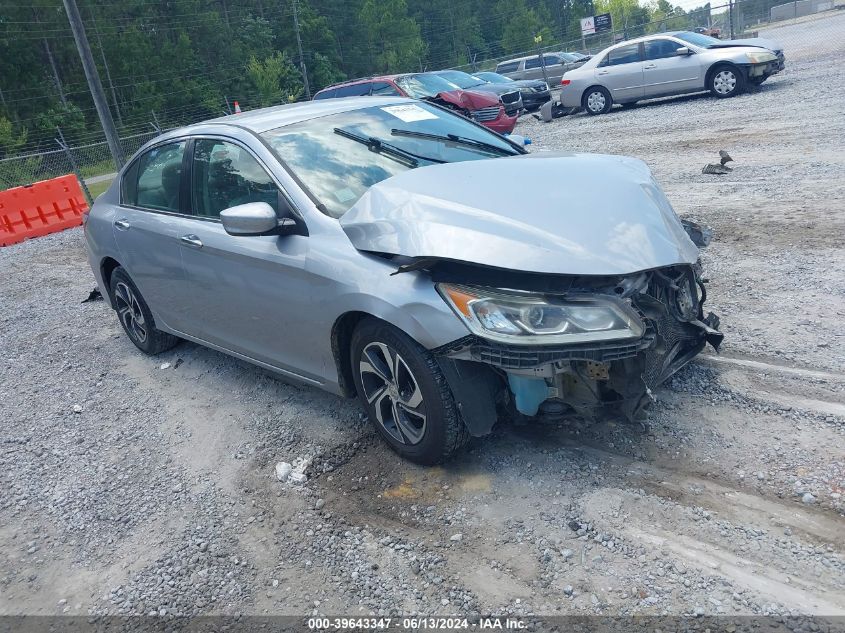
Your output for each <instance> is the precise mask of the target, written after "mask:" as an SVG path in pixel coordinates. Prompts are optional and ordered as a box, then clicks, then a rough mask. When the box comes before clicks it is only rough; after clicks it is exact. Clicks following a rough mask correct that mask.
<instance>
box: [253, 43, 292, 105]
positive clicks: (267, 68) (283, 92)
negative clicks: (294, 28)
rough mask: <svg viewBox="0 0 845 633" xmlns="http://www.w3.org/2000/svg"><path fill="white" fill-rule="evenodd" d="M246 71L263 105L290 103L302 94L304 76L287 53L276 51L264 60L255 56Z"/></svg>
mask: <svg viewBox="0 0 845 633" xmlns="http://www.w3.org/2000/svg"><path fill="white" fill-rule="evenodd" d="M246 72H247V75H249V78H250V80H251V81H252V83H253V85H254V86H255V89H256V90H257V91H258V100H259V104H260V105H261V106H270V105H278V104H280V103H290V102H293V101H296V100H297V99H299V97H301V96H302V91H303V86H302V77H301V75H300V73H299V71H298V70H297V69H296V67H295V66H294V65H293V64H292V63H291V61H290V59H288V56H287V55H286V54H285V53H274V54H273V55H271V56H270V57H267V58H266V59H265V60H264V61H263V62H261V61H258V60H257V59H256V58H255V57H253V58H252V59H250V60H249V64H247V67H246Z"/></svg>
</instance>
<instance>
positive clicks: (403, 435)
mask: <svg viewBox="0 0 845 633" xmlns="http://www.w3.org/2000/svg"><path fill="white" fill-rule="evenodd" d="M358 371H359V372H360V374H361V384H362V386H363V389H364V394H363V395H364V398H365V399H366V401H367V403H368V404H369V405H371V406H372V407H373V410H374V412H375V417H376V422H377V423H378V424H380V425H381V427H382V428H383V429H384V430H385V432H386V433H388V434H389V435H390V436H391V437H392V438H393V439H395V440H396V441H397V442H399V443H401V444H419V442H420V440H421V439H422V438H423V435H424V434H425V426H426V425H425V420H426V413H425V402H424V399H423V395H422V391H421V390H420V386H419V383H418V382H417V379H416V378H415V377H414V374H413V372H411V370H410V369H409V368H408V363H406V362H405V359H404V358H402V356H401V355H400V354H399V352H397V351H396V350H394V349H391V348H390V346H388V345H387V344H386V343H381V342H374V343H370V344H369V345H367V346H366V347H365V348H364V351H363V353H362V355H361V361H360V362H359V364H358Z"/></svg>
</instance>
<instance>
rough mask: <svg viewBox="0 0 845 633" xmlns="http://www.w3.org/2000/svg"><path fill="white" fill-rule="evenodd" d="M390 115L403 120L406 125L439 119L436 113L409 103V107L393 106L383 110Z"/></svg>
mask: <svg viewBox="0 0 845 633" xmlns="http://www.w3.org/2000/svg"><path fill="white" fill-rule="evenodd" d="M382 110H384V111H385V112H387V113H388V114H392V115H393V116H395V117H396V118H397V119H402V120H403V121H404V122H405V123H413V122H414V121H425V120H426V119H436V118H438V117H437V115H436V114H434V112H429V111H428V110H426V109H424V108H421V107H419V106H418V105H414V104H413V103H409V104H407V105H393V106H385V107H383V108H382Z"/></svg>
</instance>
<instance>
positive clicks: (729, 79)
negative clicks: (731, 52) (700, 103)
mask: <svg viewBox="0 0 845 633" xmlns="http://www.w3.org/2000/svg"><path fill="white" fill-rule="evenodd" d="M743 86H744V82H743V77H742V75H741V74H740V72H739V71H738V70H737V69H736V68H735V67H732V66H720V67H718V68H716V70H714V71H713V74H712V75H711V77H710V91H711V92H712V93H713V94H714V95H716V96H717V97H719V98H720V99H725V98H727V97H733V96H734V95H736V94H739V93H740V92H742V89H743Z"/></svg>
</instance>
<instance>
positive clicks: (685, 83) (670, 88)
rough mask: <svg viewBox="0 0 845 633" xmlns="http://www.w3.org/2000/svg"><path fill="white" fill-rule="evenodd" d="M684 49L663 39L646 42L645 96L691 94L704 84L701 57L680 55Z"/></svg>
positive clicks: (644, 67)
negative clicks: (680, 50)
mask: <svg viewBox="0 0 845 633" xmlns="http://www.w3.org/2000/svg"><path fill="white" fill-rule="evenodd" d="M682 46H684V45H683V44H681V43H679V42H676V41H674V40H671V39H668V38H662V37H661V38H657V39H653V40H649V41H647V42H644V43H643V51H644V55H643V57H644V61H643V87H644V93H645V97H659V96H661V95H669V94H678V93H681V92H688V91H691V90H696V89H700V88H701V87H702V86H703V85H704V79H703V78H702V76H701V65H700V63H699V61H698V59H699V58H698V55H695V54H691V55H678V53H677V51H678V49H679V48H681V47H682Z"/></svg>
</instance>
